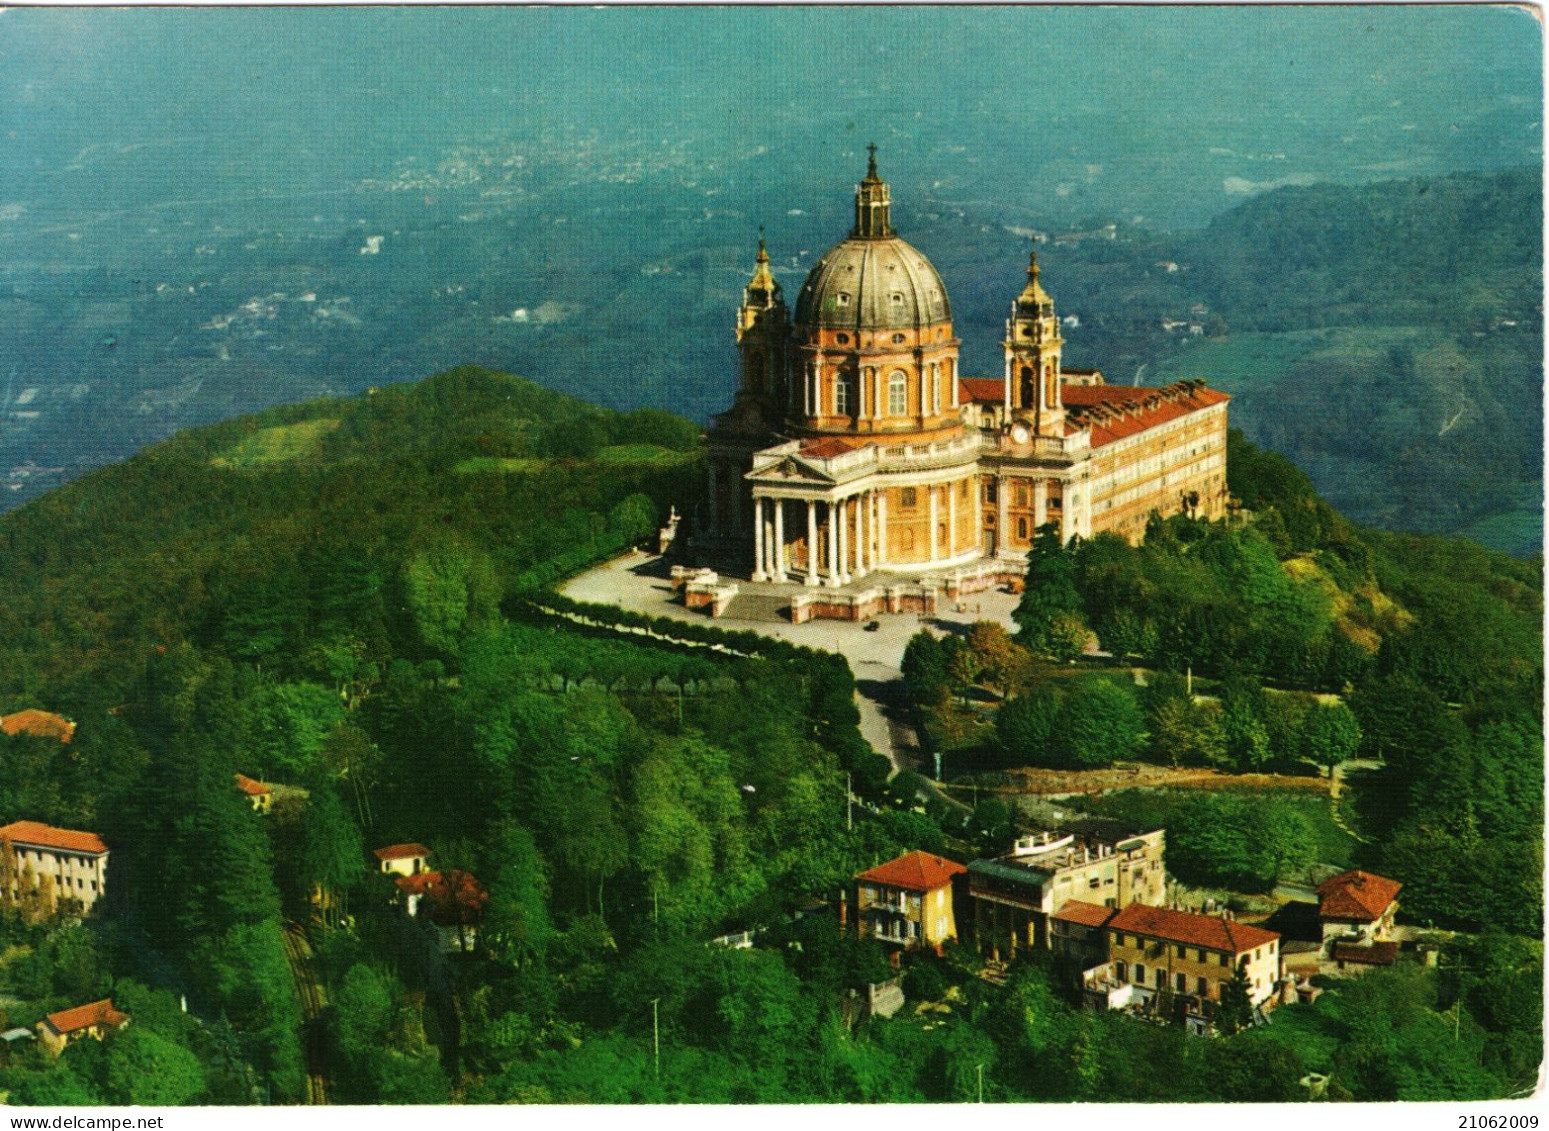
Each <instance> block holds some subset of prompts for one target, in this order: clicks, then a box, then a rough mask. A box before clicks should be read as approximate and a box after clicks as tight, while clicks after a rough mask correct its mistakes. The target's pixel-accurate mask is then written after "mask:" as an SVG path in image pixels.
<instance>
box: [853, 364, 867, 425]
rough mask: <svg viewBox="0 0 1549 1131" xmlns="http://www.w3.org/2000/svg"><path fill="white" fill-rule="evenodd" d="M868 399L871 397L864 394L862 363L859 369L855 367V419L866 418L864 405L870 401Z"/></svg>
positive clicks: (864, 377)
mask: <svg viewBox="0 0 1549 1131" xmlns="http://www.w3.org/2000/svg"><path fill="white" fill-rule="evenodd" d="M870 399H871V398H869V397H868V396H867V395H866V367H865V366H864V365H862V366H860V367H859V369H857V371H856V374H855V402H856V403H855V419H856V420H865V419H866V405H867V404H868V403H869V402H870Z"/></svg>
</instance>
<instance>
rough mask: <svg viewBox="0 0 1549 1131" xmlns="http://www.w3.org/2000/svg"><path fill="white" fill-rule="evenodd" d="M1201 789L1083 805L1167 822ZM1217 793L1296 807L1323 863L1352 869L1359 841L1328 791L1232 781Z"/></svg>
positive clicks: (1131, 792)
mask: <svg viewBox="0 0 1549 1131" xmlns="http://www.w3.org/2000/svg"><path fill="white" fill-rule="evenodd" d="M1198 792H1200V791H1199V790H1196V789H1140V788H1137V789H1124V790H1118V791H1115V792H1113V793H1109V794H1107V795H1106V796H1104V797H1101V798H1089V799H1087V801H1085V802H1083V805H1084V806H1085V807H1087V808H1090V809H1091V810H1092V811H1093V812H1095V813H1106V814H1109V815H1112V816H1122V817H1124V818H1125V819H1127V820H1134V821H1140V822H1141V823H1148V822H1153V823H1155V824H1159V825H1166V824H1167V822H1168V819H1169V817H1170V816H1171V814H1172V812H1173V807H1174V806H1175V805H1176V804H1177V803H1178V802H1179V801H1180V800H1182V799H1183V798H1185V797H1187V796H1189V795H1190V794H1194V793H1198ZM1217 792H1231V793H1238V794H1251V795H1253V796H1255V797H1261V798H1263V799H1265V800H1266V801H1269V800H1273V801H1275V802H1276V803H1277V804H1280V805H1284V806H1286V807H1288V808H1292V809H1295V810H1296V811H1297V812H1299V813H1301V814H1302V816H1303V817H1305V818H1306V820H1307V823H1308V826H1309V827H1310V828H1311V830H1312V834H1313V839H1314V841H1315V843H1316V845H1317V857H1318V859H1317V862H1318V863H1319V864H1332V865H1333V866H1335V867H1337V868H1348V867H1350V866H1351V865H1352V864H1353V862H1354V859H1353V854H1354V852H1355V848H1356V841H1355V839H1354V838H1353V837H1352V836H1351V835H1350V834H1349V833H1347V832H1345V830H1344V829H1342V828H1340V827H1339V826H1338V825H1336V824H1335V823H1334V817H1333V814H1332V811H1331V809H1330V807H1329V799H1328V797H1327V796H1326V795H1325V794H1323V793H1320V792H1315V791H1312V790H1302V789H1277V788H1273V787H1271V788H1264V787H1262V786H1249V785H1242V786H1234V785H1231V784H1230V783H1227V784H1223V785H1222V786H1220V787H1219V789H1218V790H1217ZM1347 819H1348V818H1347Z"/></svg>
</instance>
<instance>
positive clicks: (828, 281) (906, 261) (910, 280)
mask: <svg viewBox="0 0 1549 1131" xmlns="http://www.w3.org/2000/svg"><path fill="white" fill-rule="evenodd" d="M951 317H952V307H951V305H950V303H948V301H947V288H946V287H945V286H944V285H942V282H941V276H940V275H938V274H937V273H936V269H935V268H934V267H932V266H931V263H930V260H928V259H926V258H925V256H923V255H921V254H920V253H919V252H918V251H916V250H915V249H914V248H912V247H910V246H909V244H907V243H905V242H904V241H903V240H901V239H899V238H898V237H897V236H888V237H886V238H882V239H876V238H871V239H863V238H856V237H854V236H852V237H851V238H849V239H847V240H843V241H842V242H840V243H838V244H836V245H835V246H834V247H833V248H831V249H830V250H829V251H828V253H827V254H826V255H824V256H823V258H822V259H820V260H818V262H817V266H815V267H814V268H813V269H812V272H811V274H809V275H808V276H807V282H806V284H805V285H804V286H803V287H802V288H801V294H800V295H799V296H798V297H797V299H796V322H797V325H799V326H808V327H813V326H822V327H825V328H829V329H851V330H891V329H900V328H908V327H920V326H927V325H930V324H931V323H934V322H946V321H948V320H950V319H951Z"/></svg>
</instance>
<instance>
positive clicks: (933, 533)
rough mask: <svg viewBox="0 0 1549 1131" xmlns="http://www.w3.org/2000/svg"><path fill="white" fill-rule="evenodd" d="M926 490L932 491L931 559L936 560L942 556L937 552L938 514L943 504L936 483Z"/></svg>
mask: <svg viewBox="0 0 1549 1131" xmlns="http://www.w3.org/2000/svg"><path fill="white" fill-rule="evenodd" d="M926 490H927V491H929V492H930V560H931V561H935V560H936V558H937V557H939V556H940V555H938V554H937V553H936V515H937V512H938V511H939V509H940V505H941V504H940V502H939V501H938V500H937V498H936V495H937V494H938V492H937V490H936V485H935V484H934V483H933V484H931V485H930V486H929V487H927V488H926Z"/></svg>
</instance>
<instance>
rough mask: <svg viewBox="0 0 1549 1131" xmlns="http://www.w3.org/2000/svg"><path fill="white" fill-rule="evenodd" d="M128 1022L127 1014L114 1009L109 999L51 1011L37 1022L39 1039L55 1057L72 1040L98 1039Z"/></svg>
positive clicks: (111, 1000)
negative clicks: (55, 1011)
mask: <svg viewBox="0 0 1549 1131" xmlns="http://www.w3.org/2000/svg"><path fill="white" fill-rule="evenodd" d="M128 1024H129V1014H127V1013H123V1012H120V1011H119V1010H117V1009H115V1008H113V999H112V998H103V999H102V1000H101V1001H94V1002H91V1003H90V1004H88V1005H77V1006H76V1007H75V1008H73V1009H61V1010H60V1011H59V1012H58V1013H50V1014H49V1015H48V1016H47V1017H45V1018H44V1019H43V1020H42V1021H39V1022H38V1039H39V1040H41V1041H42V1042H43V1047H44V1048H46V1049H47V1050H48V1051H49V1053H50V1054H52V1055H53V1056H58V1055H59V1054H60V1053H62V1052H64V1051H65V1049H66V1048H67V1047H68V1046H69V1045H70V1043H71V1042H73V1041H77V1040H80V1039H81V1038H82V1037H90V1038H91V1039H92V1040H94V1041H100V1040H102V1038H103V1037H105V1036H107V1035H108V1034H109V1033H113V1032H117V1031H118V1030H119V1029H122V1028H123V1027H124V1026H125V1025H128Z"/></svg>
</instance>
